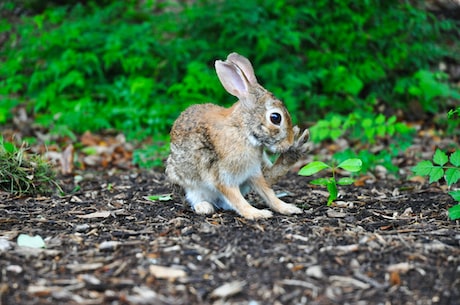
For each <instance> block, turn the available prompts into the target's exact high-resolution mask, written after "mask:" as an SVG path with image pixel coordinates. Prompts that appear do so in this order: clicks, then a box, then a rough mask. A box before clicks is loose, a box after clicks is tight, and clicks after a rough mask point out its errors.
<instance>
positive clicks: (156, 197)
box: [147, 194, 172, 201]
mask: <svg viewBox="0 0 460 305" xmlns="http://www.w3.org/2000/svg"><path fill="white" fill-rule="evenodd" d="M147 199H148V200H151V201H170V200H172V194H163V195H151V196H147Z"/></svg>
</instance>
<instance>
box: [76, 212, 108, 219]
mask: <svg viewBox="0 0 460 305" xmlns="http://www.w3.org/2000/svg"><path fill="white" fill-rule="evenodd" d="M109 216H110V211H99V212H94V213H90V214H86V215H77V217H78V218H83V219H89V218H107V217H109Z"/></svg>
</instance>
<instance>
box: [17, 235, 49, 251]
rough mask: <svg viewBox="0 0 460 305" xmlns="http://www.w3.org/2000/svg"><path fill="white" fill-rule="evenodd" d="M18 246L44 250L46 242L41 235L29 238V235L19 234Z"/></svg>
mask: <svg viewBox="0 0 460 305" xmlns="http://www.w3.org/2000/svg"><path fill="white" fill-rule="evenodd" d="M17 243H18V246H21V247H30V248H44V247H45V241H44V240H43V238H42V237H41V236H39V235H37V236H29V235H27V234H19V236H18V240H17Z"/></svg>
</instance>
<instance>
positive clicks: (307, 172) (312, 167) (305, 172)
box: [299, 159, 363, 206]
mask: <svg viewBox="0 0 460 305" xmlns="http://www.w3.org/2000/svg"><path fill="white" fill-rule="evenodd" d="M362 165H363V162H362V161H361V160H360V159H347V160H344V161H342V162H340V163H339V165H337V166H331V165H328V164H326V163H324V162H322V161H313V162H311V163H309V164H307V165H305V166H304V167H302V168H301V169H300V171H299V175H301V176H312V175H314V174H316V173H318V172H320V171H322V170H325V169H329V170H331V172H332V177H328V178H319V179H315V180H313V181H311V182H310V183H311V184H313V185H322V186H325V187H326V188H327V190H328V192H329V197H328V199H327V205H328V206H329V205H331V204H332V202H334V200H336V199H337V196H338V194H339V191H338V189H337V185H350V184H353V182H354V180H353V179H352V178H349V177H343V178H340V179H338V180H337V179H336V177H335V176H336V175H335V174H336V171H337V169H339V168H341V169H343V170H345V171H348V172H351V173H356V172H359V171H360V170H361V168H362Z"/></svg>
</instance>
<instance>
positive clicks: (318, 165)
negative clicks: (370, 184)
mask: <svg viewBox="0 0 460 305" xmlns="http://www.w3.org/2000/svg"><path fill="white" fill-rule="evenodd" d="M326 168H330V166H329V165H327V164H326V163H324V162H321V161H313V162H311V163H309V164H307V165H305V166H304V167H302V168H301V169H300V171H299V175H301V176H311V175H314V174H316V173H317V172H320V171H322V170H323V169H326Z"/></svg>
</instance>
